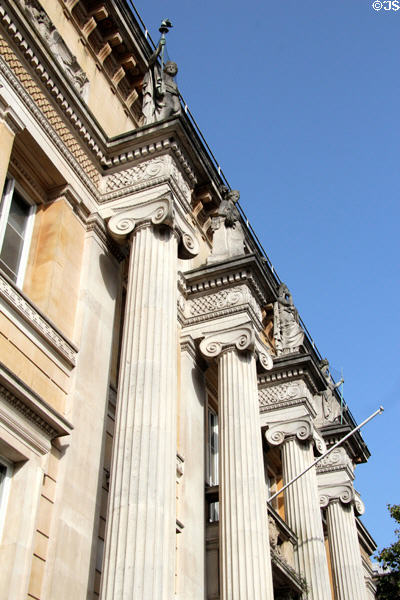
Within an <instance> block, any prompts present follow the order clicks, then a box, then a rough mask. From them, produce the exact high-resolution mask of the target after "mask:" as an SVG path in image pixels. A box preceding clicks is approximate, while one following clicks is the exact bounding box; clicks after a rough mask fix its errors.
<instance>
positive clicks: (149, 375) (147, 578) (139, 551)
mask: <svg viewBox="0 0 400 600" xmlns="http://www.w3.org/2000/svg"><path fill="white" fill-rule="evenodd" d="M172 228H174V229H175V230H173V229H172ZM109 229H110V231H111V233H112V234H113V235H114V236H115V237H120V236H122V235H124V234H129V233H131V232H132V231H133V235H132V240H131V244H132V247H131V255H130V263H129V275H128V286H127V299H126V310H125V322H124V333H123V341H122V354H121V372H120V378H119V384H118V401H117V416H116V428H115V442H114V453H113V465H112V478H111V489H110V500H109V512H108V521H107V534H106V548H105V561H104V575H103V577H104V579H103V584H102V596H101V597H102V599H103V600H116V599H118V600H128V599H129V600H132V599H133V598H138V599H139V598H140V599H147V598H149V599H150V598H152V599H153V598H154V599H157V600H171V598H172V597H173V590H174V564H175V520H176V515H175V473H176V400H177V364H176V356H177V333H176V331H177V315H176V310H177V308H176V301H177V297H176V296H177V294H176V289H177V285H176V278H177V242H178V239H177V231H176V221H174V219H173V209H172V202H171V200H169V199H166V198H162V199H159V200H156V201H152V202H148V203H146V204H143V205H139V206H138V205H137V206H135V207H134V208H132V209H130V210H129V211H126V212H125V213H122V214H121V213H120V214H118V215H116V216H114V217H112V218H111V220H110V221H109ZM194 245H195V244H194V243H192V246H194Z"/></svg>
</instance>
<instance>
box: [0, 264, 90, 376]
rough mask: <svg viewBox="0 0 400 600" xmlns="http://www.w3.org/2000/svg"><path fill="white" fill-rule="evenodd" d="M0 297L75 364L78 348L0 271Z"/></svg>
mask: <svg viewBox="0 0 400 600" xmlns="http://www.w3.org/2000/svg"><path fill="white" fill-rule="evenodd" d="M0 299H2V300H4V302H5V303H6V304H7V305H8V306H9V307H10V308H11V309H12V311H14V312H15V313H17V315H18V316H19V317H21V318H22V319H23V320H24V321H25V322H26V323H27V324H28V325H29V326H30V327H31V328H32V329H34V331H35V332H36V333H38V334H39V335H40V337H41V338H42V339H43V340H44V341H45V342H46V344H47V345H49V346H51V347H52V348H53V349H54V350H55V351H56V352H57V353H58V354H59V355H60V357H62V358H63V359H64V361H65V362H66V363H67V364H68V365H69V366H70V367H74V366H75V361H76V355H77V353H78V348H77V347H76V346H75V345H74V344H72V342H70V341H69V340H68V339H67V337H66V336H65V335H64V334H63V333H61V331H60V330H59V329H58V328H57V327H56V326H55V325H54V323H52V322H51V321H50V319H49V318H48V317H46V316H45V315H44V314H43V313H42V311H41V310H40V309H39V308H38V307H37V306H35V304H34V303H33V302H32V301H31V300H29V298H27V296H25V294H23V292H21V290H19V289H18V288H17V287H16V286H15V284H14V283H12V282H11V280H9V279H8V277H6V276H5V275H4V274H1V273H0Z"/></svg>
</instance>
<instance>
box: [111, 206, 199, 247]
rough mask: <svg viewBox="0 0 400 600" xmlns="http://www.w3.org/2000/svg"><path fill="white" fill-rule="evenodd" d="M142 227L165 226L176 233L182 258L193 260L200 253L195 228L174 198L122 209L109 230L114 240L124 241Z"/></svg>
mask: <svg viewBox="0 0 400 600" xmlns="http://www.w3.org/2000/svg"><path fill="white" fill-rule="evenodd" d="M140 225H153V226H160V225H164V226H167V227H170V228H171V229H172V230H173V231H175V232H176V233H177V234H178V237H179V249H180V256H181V258H192V257H193V256H196V255H197V254H198V252H199V243H198V241H197V238H196V235H195V232H194V230H193V228H192V227H191V226H190V225H189V224H188V223H187V222H186V220H185V219H184V218H183V217H182V216H181V215H180V214H179V212H178V211H176V210H175V208H174V204H173V200H172V197H169V196H168V195H167V196H162V197H161V198H157V199H155V200H150V201H148V202H143V203H139V204H135V205H133V206H129V207H127V208H124V209H122V210H121V211H120V212H117V213H116V214H115V215H114V216H112V217H111V219H110V220H109V222H108V229H109V231H110V233H111V235H112V236H113V238H114V239H116V240H117V241H122V240H124V239H125V238H126V237H127V236H128V235H129V234H131V233H132V232H133V231H134V230H135V228H136V229H137V228H138V227H139V226H140Z"/></svg>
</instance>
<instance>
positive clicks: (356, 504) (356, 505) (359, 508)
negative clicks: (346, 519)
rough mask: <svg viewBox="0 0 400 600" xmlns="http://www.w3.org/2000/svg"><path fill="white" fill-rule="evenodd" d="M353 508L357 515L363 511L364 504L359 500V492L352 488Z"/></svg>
mask: <svg viewBox="0 0 400 600" xmlns="http://www.w3.org/2000/svg"><path fill="white" fill-rule="evenodd" d="M354 508H355V510H356V512H357V514H358V515H360V516H361V515H363V514H364V513H365V504H364V502H363V501H362V500H361V496H360V494H359V493H358V492H357V490H354Z"/></svg>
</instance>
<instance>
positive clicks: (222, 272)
mask: <svg viewBox="0 0 400 600" xmlns="http://www.w3.org/2000/svg"><path fill="white" fill-rule="evenodd" d="M184 277H185V281H186V289H187V296H188V298H190V297H192V296H197V295H202V294H204V293H210V292H211V291H212V290H215V291H217V290H218V289H224V288H228V287H230V286H232V285H237V284H239V283H242V282H243V283H246V284H247V285H248V286H249V288H250V289H251V291H252V292H253V294H254V296H255V298H256V300H257V302H258V303H259V304H260V305H261V306H263V305H265V304H266V303H267V301H268V297H269V293H270V289H269V287H267V284H268V282H267V281H266V279H265V272H264V271H263V269H262V267H261V266H260V262H259V260H258V258H257V257H256V256H255V255H254V254H248V255H245V256H241V257H239V258H233V259H230V260H226V261H223V262H221V263H216V264H212V265H207V266H205V267H200V268H199V269H195V270H193V271H188V272H186V273H184Z"/></svg>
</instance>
